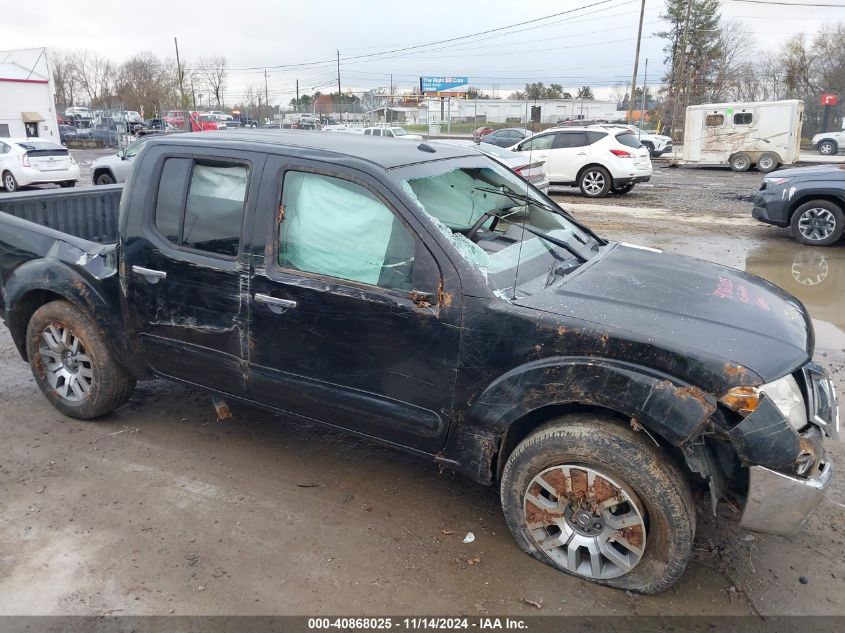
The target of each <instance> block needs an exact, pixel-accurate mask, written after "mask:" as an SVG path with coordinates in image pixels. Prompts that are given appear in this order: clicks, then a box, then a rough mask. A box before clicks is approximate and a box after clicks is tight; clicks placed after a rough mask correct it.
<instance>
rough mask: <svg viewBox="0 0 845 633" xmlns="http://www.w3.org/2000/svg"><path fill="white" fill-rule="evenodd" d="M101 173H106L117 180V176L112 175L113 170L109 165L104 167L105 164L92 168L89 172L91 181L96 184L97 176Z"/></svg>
mask: <svg viewBox="0 0 845 633" xmlns="http://www.w3.org/2000/svg"><path fill="white" fill-rule="evenodd" d="M101 174H108V175H109V176H111V177H112V180H114V181H115V182H117V178H115V177H114V172H113V171H112V170H111V167H105V166H103V167H97V168H96V169H94V171H93V172H91V182H92V183H94V184H95V185H96V184H97V178H99V177H100V175H101Z"/></svg>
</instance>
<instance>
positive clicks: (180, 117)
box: [164, 110, 187, 128]
mask: <svg viewBox="0 0 845 633" xmlns="http://www.w3.org/2000/svg"><path fill="white" fill-rule="evenodd" d="M186 114H187V113H186V112H185V111H184V110H170V111H169V112H168V113H167V114H165V115H164V120H165V122H166V123H167V124H169V125H172V126H173V127H177V128H184V127H185V115H186Z"/></svg>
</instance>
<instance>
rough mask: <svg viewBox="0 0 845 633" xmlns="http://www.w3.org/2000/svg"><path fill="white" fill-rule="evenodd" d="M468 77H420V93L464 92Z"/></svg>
mask: <svg viewBox="0 0 845 633" xmlns="http://www.w3.org/2000/svg"><path fill="white" fill-rule="evenodd" d="M468 87H469V77H443V76H440V77H420V92H422V93H426V92H466V91H467V88H468Z"/></svg>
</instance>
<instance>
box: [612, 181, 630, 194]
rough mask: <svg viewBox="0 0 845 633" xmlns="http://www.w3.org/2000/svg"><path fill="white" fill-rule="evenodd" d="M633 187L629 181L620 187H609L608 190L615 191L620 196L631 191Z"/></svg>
mask: <svg viewBox="0 0 845 633" xmlns="http://www.w3.org/2000/svg"><path fill="white" fill-rule="evenodd" d="M633 188H634V183H632V182H629V183H628V184H627V185H622V186H621V187H611V188H610V190H611V191H612V192H613V193H615V194H616V195H617V196H622V195H625V194H626V193H628V192H629V191H631V189H633Z"/></svg>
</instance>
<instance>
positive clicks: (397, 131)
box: [364, 127, 423, 141]
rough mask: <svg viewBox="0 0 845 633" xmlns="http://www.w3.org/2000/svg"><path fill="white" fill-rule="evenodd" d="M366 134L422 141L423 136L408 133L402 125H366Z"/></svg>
mask: <svg viewBox="0 0 845 633" xmlns="http://www.w3.org/2000/svg"><path fill="white" fill-rule="evenodd" d="M364 134H366V135H367V136H387V137H389V138H401V139H405V140H406V141H421V140H423V137H422V136H420V135H419V134H408V133H407V132H406V131H405V130H404V128H401V127H365V128H364Z"/></svg>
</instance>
